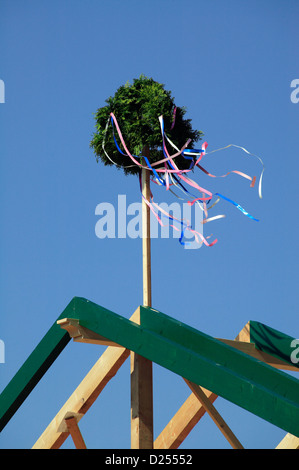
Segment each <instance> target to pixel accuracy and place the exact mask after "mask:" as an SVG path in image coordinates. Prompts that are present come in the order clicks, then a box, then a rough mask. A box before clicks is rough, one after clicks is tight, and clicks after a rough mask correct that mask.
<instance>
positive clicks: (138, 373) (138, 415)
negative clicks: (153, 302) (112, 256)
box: [131, 317, 153, 449]
mask: <svg viewBox="0 0 299 470" xmlns="http://www.w3.org/2000/svg"><path fill="white" fill-rule="evenodd" d="M135 322H136V323H138V324H139V323H140V317H139V318H138V320H137V321H136V320H135ZM152 374H153V371H152V363H151V361H149V360H148V359H146V358H145V357H143V356H140V355H139V354H136V353H134V352H131V448H132V449H153V375H152Z"/></svg>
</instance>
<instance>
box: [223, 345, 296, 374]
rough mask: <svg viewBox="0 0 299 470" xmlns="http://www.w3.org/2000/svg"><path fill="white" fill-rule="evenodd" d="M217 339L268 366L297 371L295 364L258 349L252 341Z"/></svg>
mask: <svg viewBox="0 0 299 470" xmlns="http://www.w3.org/2000/svg"><path fill="white" fill-rule="evenodd" d="M217 339H218V340H219V341H222V342H223V343H225V344H228V345H229V346H232V347H233V348H236V349H238V350H239V351H242V352H244V353H245V354H248V355H249V356H251V357H254V358H255V359H258V360H259V361H262V362H265V363H266V364H268V365H269V366H272V367H275V369H280V370H292V371H294V372H299V369H298V367H297V366H296V365H295V364H293V365H292V364H290V363H288V362H285V361H283V360H282V359H279V358H278V357H275V356H272V355H271V354H268V353H266V352H264V351H260V350H259V349H257V348H256V347H255V344H254V343H249V342H245V341H237V340H229V339H222V338H217Z"/></svg>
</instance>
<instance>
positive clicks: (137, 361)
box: [131, 147, 154, 449]
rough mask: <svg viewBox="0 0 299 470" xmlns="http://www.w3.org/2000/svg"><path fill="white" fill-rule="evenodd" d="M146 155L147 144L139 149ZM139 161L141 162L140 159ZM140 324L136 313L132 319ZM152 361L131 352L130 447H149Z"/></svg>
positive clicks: (146, 299) (146, 279)
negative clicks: (136, 318)
mask: <svg viewBox="0 0 299 470" xmlns="http://www.w3.org/2000/svg"><path fill="white" fill-rule="evenodd" d="M143 152H144V155H145V156H146V157H148V156H149V149H148V147H146V148H144V150H143ZM143 164H144V165H145V162H144V160H143ZM142 195H143V198H145V199H146V200H148V201H149V200H150V172H149V170H146V169H142ZM143 198H142V264H143V305H144V306H147V307H151V305H152V289H151V238H150V208H149V207H148V205H147V204H146V202H145V201H144V200H143ZM135 321H136V322H137V323H139V324H140V316H139V319H138V320H135ZM153 440H154V439H153V370H152V362H151V361H149V360H148V359H146V358H144V357H142V356H139V355H138V354H136V353H134V352H131V448H132V449H153Z"/></svg>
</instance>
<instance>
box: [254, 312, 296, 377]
mask: <svg viewBox="0 0 299 470" xmlns="http://www.w3.org/2000/svg"><path fill="white" fill-rule="evenodd" d="M249 334H250V342H251V343H254V344H255V347H256V348H257V349H259V350H260V351H263V352H265V353H267V354H271V356H274V357H277V358H278V359H281V360H283V361H285V362H287V363H288V364H290V365H292V366H293V367H297V368H298V369H299V360H298V359H299V358H298V357H293V356H295V355H296V354H294V353H296V351H295V348H296V347H298V345H299V340H297V341H296V338H293V337H292V336H289V335H286V334H285V333H282V332H281V331H278V330H275V329H274V328H271V327H270V326H267V325H264V324H263V323H260V322H257V321H253V320H250V322H249ZM295 342H296V343H295ZM292 359H293V361H292ZM296 361H297V362H296Z"/></svg>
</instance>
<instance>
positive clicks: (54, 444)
mask: <svg viewBox="0 0 299 470" xmlns="http://www.w3.org/2000/svg"><path fill="white" fill-rule="evenodd" d="M137 316H139V312H138V310H137V311H136V312H135V313H134V314H133V315H132V317H131V320H132V321H135V318H137ZM129 355H130V351H129V350H128V349H125V348H120V347H117V348H116V347H110V346H109V347H108V348H107V349H106V350H105V351H104V353H103V354H102V356H101V357H100V358H99V359H98V361H97V362H96V363H95V365H94V366H93V367H92V369H91V370H90V371H89V372H88V374H87V375H86V376H85V378H84V379H83V380H82V382H81V383H80V384H79V386H78V387H77V389H76V390H75V391H74V392H73V394H72V395H71V396H70V398H69V399H68V400H67V401H66V403H65V404H64V405H63V407H62V408H61V409H60V411H59V412H58V413H57V415H56V416H55V417H54V418H53V420H52V421H51V423H50V424H49V425H48V427H47V428H46V429H45V431H44V432H43V433H42V434H41V436H40V437H39V439H38V440H37V441H36V443H35V444H34V446H33V447H32V448H33V449H59V448H60V447H61V446H62V444H63V443H64V441H65V440H66V438H67V437H68V435H69V434H68V433H66V432H63V431H61V430H59V424H60V423H61V421H62V420H63V419H64V416H65V414H66V413H67V412H69V411H71V412H73V413H82V414H83V415H84V414H85V413H86V412H87V411H88V410H89V408H90V407H91V406H92V404H93V403H94V402H95V400H96V399H97V398H98V396H99V395H100V393H101V391H102V390H103V389H104V387H105V386H106V385H107V384H108V382H109V381H110V380H111V379H112V377H114V375H115V374H116V373H117V371H118V370H119V368H120V367H121V366H122V364H123V363H124V362H125V361H126V359H127V358H128V357H129Z"/></svg>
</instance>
